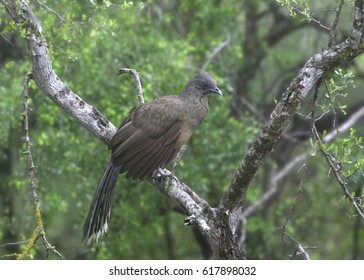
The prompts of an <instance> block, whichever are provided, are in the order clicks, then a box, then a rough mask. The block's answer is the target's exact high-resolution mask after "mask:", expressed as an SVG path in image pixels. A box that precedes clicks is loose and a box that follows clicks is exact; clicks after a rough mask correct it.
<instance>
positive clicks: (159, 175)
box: [152, 167, 172, 181]
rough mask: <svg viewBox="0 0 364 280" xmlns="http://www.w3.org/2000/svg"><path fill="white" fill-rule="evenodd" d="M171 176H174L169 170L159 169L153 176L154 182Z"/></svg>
mask: <svg viewBox="0 0 364 280" xmlns="http://www.w3.org/2000/svg"><path fill="white" fill-rule="evenodd" d="M171 176H172V172H171V171H169V170H168V169H162V168H160V167H158V169H156V170H154V172H153V175H152V177H153V180H154V181H161V180H162V179H163V178H166V177H171Z"/></svg>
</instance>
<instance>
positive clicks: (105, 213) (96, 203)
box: [82, 163, 120, 245]
mask: <svg viewBox="0 0 364 280" xmlns="http://www.w3.org/2000/svg"><path fill="white" fill-rule="evenodd" d="M119 171H120V167H114V166H112V164H111V163H109V165H108V166H107V167H106V169H105V171H104V175H103V176H102V179H101V181H100V183H99V185H98V187H97V189H96V192H95V195H94V198H93V199H92V202H91V205H90V210H89V212H88V215H87V218H86V221H85V225H84V226H83V238H82V240H85V239H86V238H87V245H90V244H91V241H92V237H93V236H94V235H95V237H96V242H97V241H98V239H99V237H100V236H102V235H104V234H105V233H106V232H107V223H108V221H109V220H110V216H111V205H112V199H113V196H114V190H115V185H116V180H117V178H118V175H119Z"/></svg>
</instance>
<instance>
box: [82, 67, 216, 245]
mask: <svg viewBox="0 0 364 280" xmlns="http://www.w3.org/2000/svg"><path fill="white" fill-rule="evenodd" d="M209 93H216V94H219V95H221V91H220V90H219V89H218V88H217V86H216V82H215V81H214V80H213V79H212V78H211V77H210V76H208V75H207V74H204V73H203V74H199V75H197V76H196V77H194V78H193V79H191V80H190V81H189V82H188V84H187V85H186V87H185V88H184V90H183V91H182V93H181V94H180V95H169V96H163V97H160V98H157V99H155V100H153V101H151V102H149V103H146V104H142V105H141V106H139V107H138V108H136V109H134V110H133V111H132V112H131V113H130V114H129V116H128V117H127V118H126V119H125V120H124V121H123V122H122V124H121V125H120V127H119V128H118V130H117V131H116V133H115V135H114V136H113V138H112V139H111V141H110V143H109V149H111V161H110V163H109V165H108V166H107V167H106V169H105V171H104V175H103V177H102V179H101V181H100V183H99V186H98V187H97V189H96V193H95V195H94V198H93V201H92V202H91V205H90V210H89V213H88V216H87V219H86V222H85V225H84V228H83V238H84V239H85V238H87V239H88V244H89V243H90V242H91V240H92V236H93V235H95V236H96V240H97V239H98V238H99V237H100V236H101V235H102V234H104V233H106V232H107V222H108V221H109V220H110V215H111V204H112V197H113V194H114V189H115V184H116V179H117V176H118V174H119V173H126V176H127V177H131V178H132V179H134V180H135V179H139V180H148V179H151V178H152V174H153V172H154V171H155V170H158V169H159V168H161V169H164V168H166V166H167V165H168V164H169V163H170V162H171V161H172V160H173V159H174V158H175V156H176V154H177V153H178V151H179V150H180V148H181V147H182V145H183V144H185V143H186V142H187V140H188V139H189V138H190V137H191V135H192V133H193V131H194V130H195V129H196V128H197V127H198V126H199V125H200V123H201V122H202V120H203V119H204V117H205V116H206V114H207V111H208V102H207V95H208V94H209Z"/></svg>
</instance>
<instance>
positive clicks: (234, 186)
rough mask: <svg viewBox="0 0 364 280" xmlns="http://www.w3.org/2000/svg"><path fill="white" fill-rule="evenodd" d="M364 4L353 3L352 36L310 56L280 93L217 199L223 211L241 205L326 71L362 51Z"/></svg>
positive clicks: (363, 49)
mask: <svg viewBox="0 0 364 280" xmlns="http://www.w3.org/2000/svg"><path fill="white" fill-rule="evenodd" d="M363 6H364V4H363V1H357V2H356V5H355V16H354V22H353V29H352V34H351V36H350V37H348V38H347V39H346V40H345V41H344V42H342V43H340V44H337V45H334V46H332V47H330V48H328V49H325V50H323V51H322V52H320V53H317V54H315V55H314V56H312V57H311V58H310V59H309V60H308V61H307V63H306V64H305V66H304V67H303V68H302V69H301V70H300V72H299V74H298V75H297V76H296V77H295V78H294V79H293V81H292V82H291V84H290V85H289V87H288V88H287V89H286V91H285V92H284V93H283V94H282V98H281V100H280V101H279V102H278V104H277V106H276V108H275V109H274V110H273V112H272V113H271V115H270V118H269V119H268V121H267V122H266V124H265V126H264V127H263V129H262V131H261V132H260V134H259V135H258V136H257V138H256V140H255V141H254V142H253V144H252V145H251V147H250V149H249V150H248V153H247V155H246V156H245V158H244V159H243V160H242V161H241V162H240V166H239V168H238V169H237V170H236V172H235V174H234V176H233V178H232V180H231V182H230V186H229V188H228V190H227V191H226V193H225V195H224V197H223V198H222V200H221V201H220V207H221V208H222V209H224V210H225V211H226V212H229V213H231V212H232V211H235V210H237V209H239V208H240V207H241V206H242V204H243V201H244V197H245V193H246V191H247V189H248V187H249V185H250V184H251V182H252V180H253V179H254V177H255V174H256V173H257V171H258V169H259V168H260V166H261V165H262V163H263V162H264V160H265V159H266V157H267V156H268V155H269V153H270V152H271V151H272V149H273V147H274V145H275V143H276V142H277V140H278V139H279V137H280V136H281V135H282V133H283V131H284V129H285V127H286V126H287V124H288V123H289V122H290V120H291V118H292V117H293V115H294V114H295V113H296V112H297V110H298V109H299V108H300V106H301V104H302V101H303V100H304V99H305V98H306V97H307V96H308V94H309V93H310V92H311V90H312V88H313V87H314V86H315V84H316V83H317V82H318V81H319V80H320V79H321V78H322V77H323V75H324V74H325V73H326V72H327V71H330V70H332V69H334V68H335V67H336V66H337V65H340V64H342V63H346V62H348V61H351V60H353V59H354V58H355V57H356V56H358V55H359V54H361V53H362V52H364V46H363V44H360V42H362V40H363V33H364V32H363V26H364V11H363V9H364V7H363Z"/></svg>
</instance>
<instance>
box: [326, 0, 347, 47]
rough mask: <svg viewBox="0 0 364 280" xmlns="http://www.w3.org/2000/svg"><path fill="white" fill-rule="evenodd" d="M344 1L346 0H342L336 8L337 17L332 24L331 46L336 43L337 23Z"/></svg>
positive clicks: (329, 44)
mask: <svg viewBox="0 0 364 280" xmlns="http://www.w3.org/2000/svg"><path fill="white" fill-rule="evenodd" d="M344 3H345V0H341V1H340V4H339V6H338V7H337V8H336V14H335V19H334V21H333V22H332V25H331V28H330V34H329V43H328V46H329V47H331V46H332V45H333V44H334V37H335V32H336V28H337V25H338V23H339V19H340V14H341V9H342V7H343V5H344Z"/></svg>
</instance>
